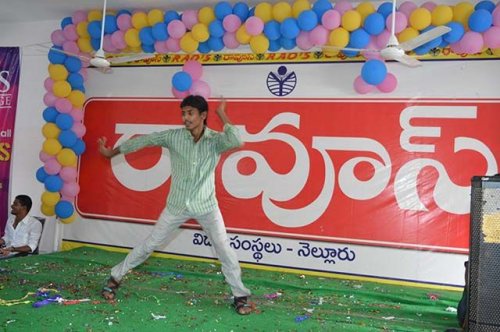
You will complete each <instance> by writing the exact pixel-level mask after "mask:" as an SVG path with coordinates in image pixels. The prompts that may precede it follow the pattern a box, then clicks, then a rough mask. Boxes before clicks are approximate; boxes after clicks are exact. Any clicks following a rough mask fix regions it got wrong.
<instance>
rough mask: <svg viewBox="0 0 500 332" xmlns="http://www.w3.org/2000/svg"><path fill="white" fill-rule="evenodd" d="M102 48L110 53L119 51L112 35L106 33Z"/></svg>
mask: <svg viewBox="0 0 500 332" xmlns="http://www.w3.org/2000/svg"><path fill="white" fill-rule="evenodd" d="M102 48H103V49H104V51H106V52H110V53H116V52H117V51H118V50H117V48H116V47H115V45H113V42H112V41H111V35H104V40H103V42H102Z"/></svg>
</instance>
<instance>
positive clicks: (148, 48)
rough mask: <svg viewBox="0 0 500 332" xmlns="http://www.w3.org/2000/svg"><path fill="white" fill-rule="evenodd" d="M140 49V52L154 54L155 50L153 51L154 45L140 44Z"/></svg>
mask: <svg viewBox="0 0 500 332" xmlns="http://www.w3.org/2000/svg"><path fill="white" fill-rule="evenodd" d="M141 48H142V51H143V52H144V53H154V52H155V51H156V50H155V45H154V44H152V45H148V44H142V45H141Z"/></svg>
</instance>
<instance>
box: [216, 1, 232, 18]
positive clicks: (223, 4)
mask: <svg viewBox="0 0 500 332" xmlns="http://www.w3.org/2000/svg"><path fill="white" fill-rule="evenodd" d="M214 12H215V17H217V19H219V20H223V19H224V17H226V16H227V15H229V14H232V13H233V8H232V7H231V4H230V3H229V2H227V1H220V2H218V3H217V4H216V5H215V7H214Z"/></svg>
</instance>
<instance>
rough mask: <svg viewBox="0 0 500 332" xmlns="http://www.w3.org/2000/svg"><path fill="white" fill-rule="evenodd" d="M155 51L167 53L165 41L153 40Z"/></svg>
mask: <svg viewBox="0 0 500 332" xmlns="http://www.w3.org/2000/svg"><path fill="white" fill-rule="evenodd" d="M155 52H156V53H160V54H165V53H168V47H167V43H166V41H163V40H157V41H155Z"/></svg>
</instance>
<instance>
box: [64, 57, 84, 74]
mask: <svg viewBox="0 0 500 332" xmlns="http://www.w3.org/2000/svg"><path fill="white" fill-rule="evenodd" d="M64 67H66V69H67V70H68V71H69V72H71V73H76V72H78V71H79V70H80V69H82V61H81V60H80V59H78V58H77V57H74V56H69V57H67V58H66V60H65V61H64Z"/></svg>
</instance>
